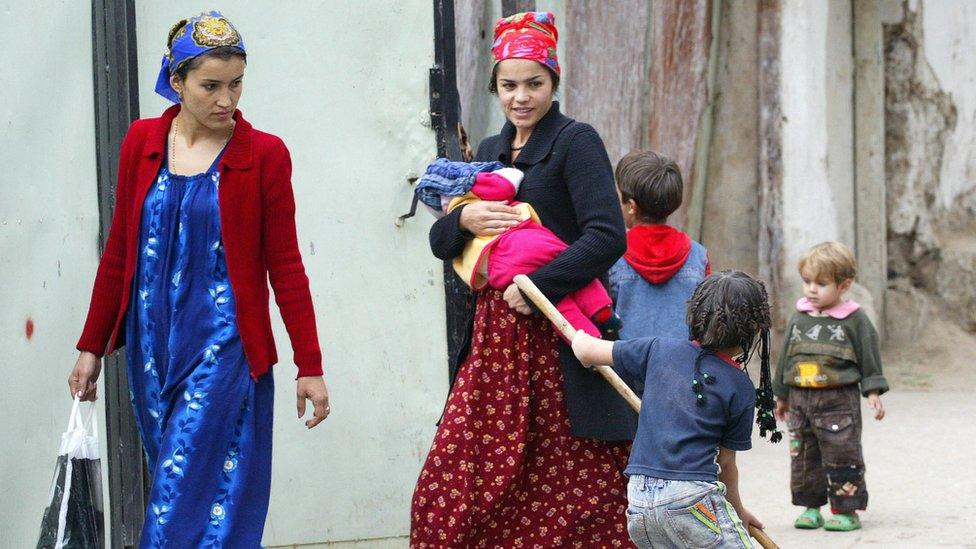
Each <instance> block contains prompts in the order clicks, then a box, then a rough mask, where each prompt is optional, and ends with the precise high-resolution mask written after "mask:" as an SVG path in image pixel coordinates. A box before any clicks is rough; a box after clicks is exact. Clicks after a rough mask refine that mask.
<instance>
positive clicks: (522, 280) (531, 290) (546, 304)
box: [515, 275, 640, 412]
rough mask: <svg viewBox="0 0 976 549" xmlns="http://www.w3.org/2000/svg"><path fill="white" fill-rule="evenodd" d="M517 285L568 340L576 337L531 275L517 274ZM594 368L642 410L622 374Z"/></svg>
mask: <svg viewBox="0 0 976 549" xmlns="http://www.w3.org/2000/svg"><path fill="white" fill-rule="evenodd" d="M515 285H516V286H518V287H519V290H522V293H524V294H525V297H528V298H529V300H531V301H532V303H535V306H536V307H538V308H539V310H540V311H542V314H544V315H546V318H548V319H549V321H550V322H552V323H553V325H554V326H556V329H557V330H559V333H560V334H562V336H563V337H564V338H565V339H566V341H572V340H573V338H574V337H576V329H575V328H573V326H572V324H570V323H569V321H568V320H566V317H564V316H563V314H562V313H560V312H559V310H557V309H556V306H555V305H553V304H552V302H551V301H549V299H548V298H547V297H546V296H544V295H542V292H541V291H539V288H537V287H536V285H535V284H534V283H533V282H532V281H531V280H530V279H529V277H527V276H525V275H516V276H515ZM593 369H594V370H596V372H597V373H598V374H600V375H601V376H603V378H604V379H606V380H607V383H609V384H610V386H611V387H613V388H614V390H616V391H617V392H618V393H620V396H622V397H624V400H626V401H627V404H630V407H631V408H633V409H634V411H635V412H640V398H638V397H637V395H636V394H634V391H632V390H631V389H630V387H628V386H627V384H626V383H624V380H622V379H620V376H618V375H617V372H614V371H613V368H611V367H610V366H606V365H594V366H593Z"/></svg>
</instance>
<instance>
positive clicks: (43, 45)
mask: <svg viewBox="0 0 976 549" xmlns="http://www.w3.org/2000/svg"><path fill="white" fill-rule="evenodd" d="M0 10H2V12H3V15H2V21H3V22H4V23H5V24H4V27H5V28H6V30H5V31H4V32H3V33H2V34H0V51H2V52H4V62H3V63H0V82H3V86H2V87H0V105H2V107H0V167H2V170H3V177H2V179H0V305H2V306H0V326H3V331H2V332H0V347H2V348H3V349H4V350H5V353H4V360H3V362H2V363H0V372H2V375H3V379H4V387H3V394H2V396H0V417H2V418H3V420H2V421H0V441H2V442H3V443H2V444H0V494H3V495H4V497H2V498H0V547H33V546H34V545H35V544H36V543H37V535H38V531H39V527H40V524H41V515H42V513H43V511H44V507H45V505H46V501H45V500H46V499H47V497H48V490H49V489H50V484H51V478H52V475H53V472H54V463H55V460H56V458H57V453H58V444H59V442H60V439H61V432H62V431H64V429H65V426H66V423H67V420H68V412H69V410H70V408H71V401H70V400H69V398H68V390H67V384H66V380H67V378H68V372H69V370H70V368H71V367H72V366H73V365H74V361H75V358H76V357H77V354H78V353H77V351H75V350H74V345H75V341H76V340H77V338H78V335H79V334H80V332H81V327H82V323H83V322H84V318H85V313H86V310H87V307H88V296H89V295H90V292H91V282H92V278H93V277H94V274H95V268H96V266H97V260H98V230H99V221H98V191H97V185H96V168H95V115H94V111H93V109H94V103H93V86H94V85H93V83H92V64H91V63H92V48H91V23H90V21H91V6H90V5H89V3H86V2H74V1H68V0H62V1H50V2H47V3H46V5H45V7H44V9H43V10H41V9H39V8H38V7H37V6H35V5H34V4H33V3H31V2H14V1H4V2H0ZM29 321H30V322H32V323H33V326H34V330H33V335H32V336H31V337H29V338H28V337H27V324H28V322H29ZM99 408H100V407H99ZM99 412H101V409H99ZM103 448H104V445H103Z"/></svg>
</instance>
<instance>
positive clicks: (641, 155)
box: [614, 150, 684, 221]
mask: <svg viewBox="0 0 976 549" xmlns="http://www.w3.org/2000/svg"><path fill="white" fill-rule="evenodd" d="M614 177H615V178H616V180H617V188H619V189H620V196H621V199H622V200H623V201H625V202H626V201H627V200H633V201H634V203H636V204H637V207H638V208H639V209H640V213H641V217H642V218H645V219H648V220H650V221H663V220H665V219H667V218H668V216H669V215H671V214H673V213H674V211H675V210H677V209H678V208H679V207H680V206H681V195H682V193H683V192H684V183H683V182H682V180H681V170H680V169H679V168H678V165H677V164H676V163H675V162H674V160H671V159H670V158H668V157H666V156H664V155H663V154H659V153H656V152H654V151H650V150H643V151H633V152H631V153H628V154H627V156H625V157H623V158H621V159H620V162H618V163H617V170H616V171H615V172H614Z"/></svg>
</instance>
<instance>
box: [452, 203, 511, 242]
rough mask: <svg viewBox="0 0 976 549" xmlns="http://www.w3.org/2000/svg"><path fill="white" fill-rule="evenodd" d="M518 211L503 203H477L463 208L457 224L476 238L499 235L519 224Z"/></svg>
mask: <svg viewBox="0 0 976 549" xmlns="http://www.w3.org/2000/svg"><path fill="white" fill-rule="evenodd" d="M520 221H521V220H520V219H519V215H518V209H516V208H513V207H511V206H507V205H505V203H504V202H490V201H486V200H485V201H479V202H472V203H470V204H467V205H465V206H464V208H463V209H462V210H461V218H460V219H459V220H458V224H459V225H460V226H461V228H462V229H464V230H465V231H468V232H469V233H471V234H474V235H478V236H491V235H496V234H501V233H503V232H505V230H507V229H509V228H511V227H514V226H516V225H518V224H519V222H520Z"/></svg>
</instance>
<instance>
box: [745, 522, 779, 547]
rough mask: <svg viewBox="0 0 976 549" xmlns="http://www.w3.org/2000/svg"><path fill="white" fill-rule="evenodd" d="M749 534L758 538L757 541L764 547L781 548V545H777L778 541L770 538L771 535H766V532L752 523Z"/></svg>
mask: <svg viewBox="0 0 976 549" xmlns="http://www.w3.org/2000/svg"><path fill="white" fill-rule="evenodd" d="M749 534H750V535H751V536H752V537H754V538H756V541H758V542H759V545H762V547H763V549H779V545H776V542H774V541H773V540H772V539H770V537H769V536H767V535H766V532H764V531H763V530H760V529H759V528H756V527H755V526H753V525H751V524H750V525H749Z"/></svg>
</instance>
